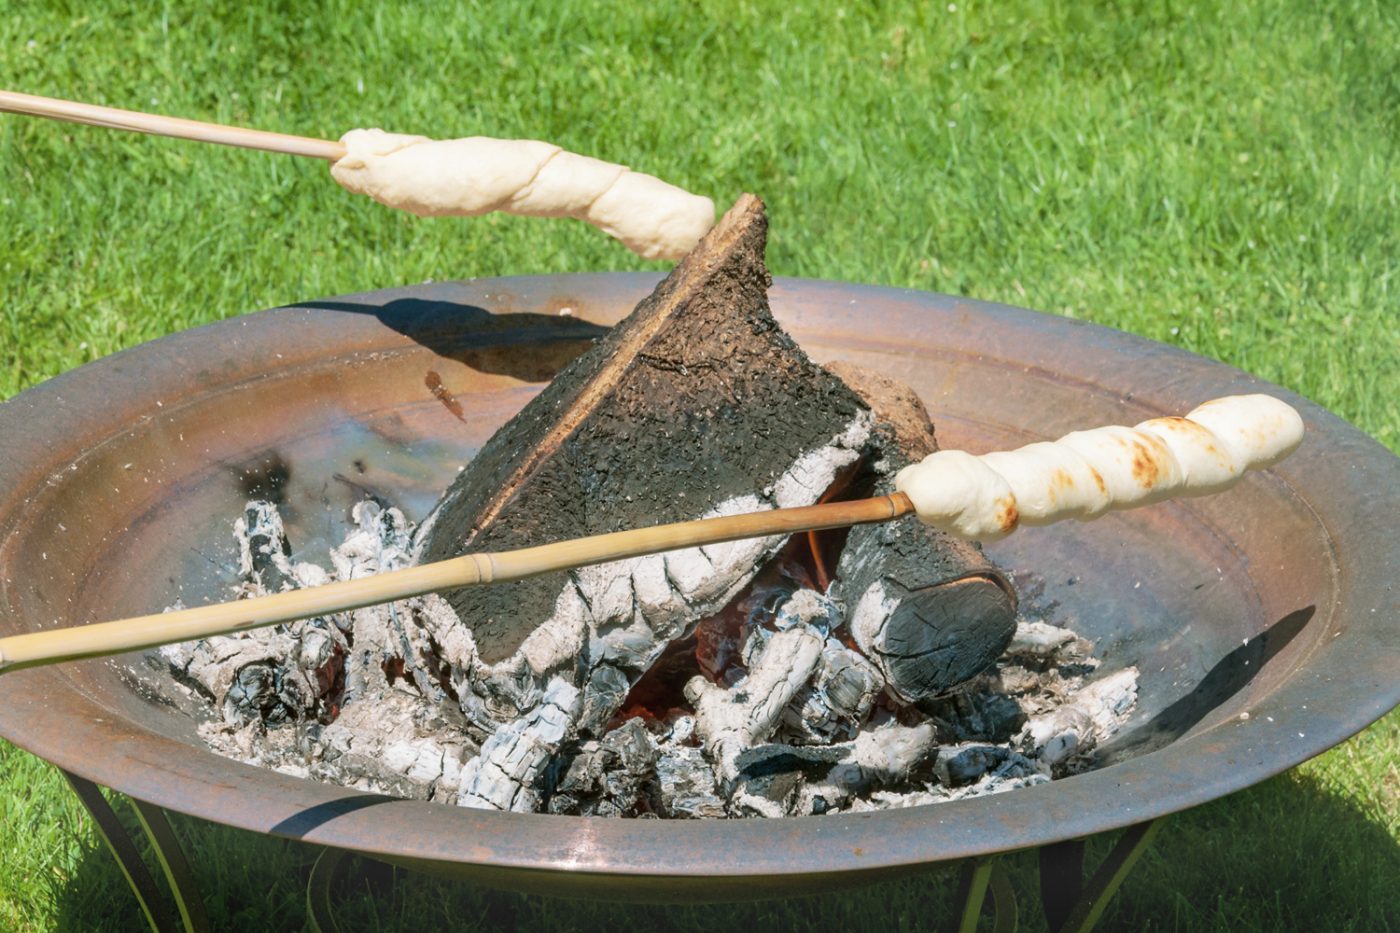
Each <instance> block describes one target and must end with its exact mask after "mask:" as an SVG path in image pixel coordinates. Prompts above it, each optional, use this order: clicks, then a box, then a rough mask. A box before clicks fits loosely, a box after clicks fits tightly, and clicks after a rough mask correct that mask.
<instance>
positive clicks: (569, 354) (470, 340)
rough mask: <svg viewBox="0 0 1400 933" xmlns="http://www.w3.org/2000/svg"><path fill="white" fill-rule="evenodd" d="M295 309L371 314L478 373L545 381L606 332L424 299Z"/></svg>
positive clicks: (553, 318)
mask: <svg viewBox="0 0 1400 933" xmlns="http://www.w3.org/2000/svg"><path fill="white" fill-rule="evenodd" d="M293 307H297V308H315V309H318V310H326V311H348V312H350V313H352V314H370V315H373V316H374V317H375V318H377V319H378V320H379V321H380V323H382V324H383V325H384V326H385V327H388V328H389V329H390V330H393V331H396V332H398V333H400V334H403V335H404V336H405V337H407V338H409V339H410V340H412V341H413V342H414V343H417V344H419V345H420V346H423V347H425V348H426V349H429V350H431V351H433V352H434V353H436V354H437V355H438V356H441V357H445V358H447V359H451V360H456V361H457V362H459V363H464V364H466V365H467V366H470V367H471V368H472V369H475V370H477V371H478V372H484V373H492V374H495V375H505V376H513V377H515V378H516V379H521V380H523V381H525V382H545V381H547V380H549V379H552V378H553V377H554V375H555V374H556V373H558V372H559V370H561V369H563V368H564V367H565V366H567V365H568V364H569V363H571V362H572V361H573V360H574V359H575V358H576V357H578V355H579V354H581V353H583V351H585V350H587V349H588V348H589V347H590V346H592V345H593V342H594V341H595V340H597V339H598V338H599V337H601V336H602V335H603V334H606V333H607V332H608V328H606V327H603V326H602V325H600V324H594V323H593V322H591V321H585V320H582V319H580V318H576V317H572V316H567V317H566V316H561V315H550V314H534V313H528V312H516V313H510V314H493V313H491V312H490V311H487V310H486V309H485V308H481V307H478V306H476V305H469V304H461V303H458V302H453V301H429V300H426V299H423V298H396V299H393V300H391V301H386V302H383V303H379V304H376V303H374V302H373V301H370V300H366V301H365V302H363V303H361V302H359V301H356V300H353V299H352V300H339V301H330V300H317V301H303V302H300V303H299V304H297V305H294V306H293Z"/></svg>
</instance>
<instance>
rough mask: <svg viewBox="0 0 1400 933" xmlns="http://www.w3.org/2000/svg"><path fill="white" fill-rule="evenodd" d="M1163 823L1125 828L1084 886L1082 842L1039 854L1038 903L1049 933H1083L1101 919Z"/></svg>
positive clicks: (1055, 847)
mask: <svg viewBox="0 0 1400 933" xmlns="http://www.w3.org/2000/svg"><path fill="white" fill-rule="evenodd" d="M1162 822H1163V820H1162V819H1156V820H1149V821H1147V822H1146V823H1138V824H1137V825H1136V826H1129V827H1128V829H1127V830H1126V831H1125V832H1124V833H1123V836H1122V837H1121V838H1120V839H1119V840H1118V843H1117V844H1116V845H1115V846H1114V847H1113V851H1111V852H1109V853H1108V857H1107V858H1105V859H1104V860H1103V864H1101V865H1100V866H1099V868H1098V870H1097V871H1096V872H1094V876H1093V877H1092V878H1090V879H1089V882H1088V884H1085V883H1084V882H1083V877H1084V842H1083V840H1079V839H1075V840H1072V841H1070V842H1060V843H1056V844H1054V845H1049V846H1045V847H1044V848H1042V849H1041V850H1040V902H1041V905H1042V906H1043V907H1044V908H1045V920H1046V924H1047V925H1048V926H1049V927H1050V930H1051V933H1086V931H1088V930H1092V929H1093V928H1094V924H1096V923H1098V922H1099V918H1100V917H1102V916H1103V912H1104V909H1105V908H1106V907H1108V903H1109V901H1111V900H1113V895H1115V894H1117V893H1118V888H1119V886H1120V885H1122V883H1123V879H1124V878H1126V877H1128V872H1130V871H1132V870H1133V865H1135V864H1136V863H1137V860H1138V857H1139V856H1141V855H1142V853H1143V852H1144V851H1146V849H1147V846H1148V845H1149V844H1150V843H1151V842H1152V837H1153V836H1155V835H1156V834H1157V830H1158V829H1159V828H1161V825H1162Z"/></svg>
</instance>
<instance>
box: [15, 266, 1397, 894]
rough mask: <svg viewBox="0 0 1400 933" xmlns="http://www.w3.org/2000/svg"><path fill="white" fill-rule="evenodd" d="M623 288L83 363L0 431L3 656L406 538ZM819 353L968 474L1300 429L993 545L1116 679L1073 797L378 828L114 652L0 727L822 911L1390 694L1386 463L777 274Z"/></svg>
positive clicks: (1017, 842)
mask: <svg viewBox="0 0 1400 933" xmlns="http://www.w3.org/2000/svg"><path fill="white" fill-rule="evenodd" d="M655 281H656V277H655V276H654V275H645V274H621V275H612V274H609V275H570V276H554V277H531V278H512V279H498V280H489V281H488V280H481V281H474V282H465V283H446V284H432V285H422V286H416V287H412V288H404V289H396V290H391V291H383V292H377V293H374V294H368V295H357V296H350V297H344V298H336V299H330V300H324V301H311V302H307V303H306V304H304V305H300V306H297V307H291V308H280V309H277V310H273V311H267V312H264V313H261V314H255V315H250V316H246V317H242V318H238V319H234V320H228V321H224V322H222V323H219V324H214V325H211V326H208V327H204V328H200V329H197V330H193V331H190V332H187V333H181V334H176V335H173V336H170V337H166V338H164V339H162V340H158V341H155V342H154V343H151V344H147V345H145V346H141V347H138V348H136V349H134V350H130V351H127V352H124V353H120V354H117V355H116V356H113V357H110V358H107V359H104V360H100V361H98V362H96V363H93V364H90V365H88V366H84V367H82V368H81V369H78V370H76V371H74V372H71V373H68V374H66V375H64V376H61V377H59V378H56V379H54V380H51V381H50V382H47V383H45V384H43V385H41V386H38V387H36V388H34V389H31V390H29V391H27V392H24V393H23V394H21V395H19V396H17V397H16V398H14V399H12V400H11V401H9V402H8V403H6V404H4V405H3V406H0V632H3V633H4V634H12V633H19V632H25V631H34V630H38V629H43V628H48V627H52V626H58V625H72V624H77V623H82V622H87V621H95V620H102V619H110V618H116V617H122V616H128V615H136V614H140V613H147V612H152V611H158V610H159V609H161V608H162V607H164V606H168V605H170V604H172V603H173V602H175V600H176V599H177V598H180V599H183V601H184V602H185V604H186V605H195V604H198V603H201V602H205V601H212V600H215V599H223V598H226V597H227V595H228V584H229V582H230V581H231V579H232V575H233V573H234V572H235V571H234V567H233V563H234V561H233V555H234V550H233V548H234V545H233V541H232V538H231V536H230V533H229V526H230V521H231V517H232V516H235V515H236V514H238V511H239V509H240V507H241V505H242V503H243V501H244V500H245V499H246V498H247V497H248V496H249V495H250V494H257V493H262V494H267V493H269V492H272V493H275V494H276V495H278V496H280V497H281V498H282V500H283V514H284V516H285V517H286V519H287V524H288V532H289V535H290V537H291V539H292V541H293V543H294V544H295V545H296V546H297V547H298V549H299V551H301V552H302V553H306V554H309V555H315V556H322V555H323V554H324V549H325V547H326V545H327V544H328V543H330V542H333V541H336V540H338V539H339V538H340V536H341V535H342V533H343V531H344V530H345V528H346V527H347V520H348V510H349V506H350V505H351V504H353V503H354V502H355V501H357V500H358V499H359V498H361V497H362V496H363V494H364V492H365V491H366V490H370V491H373V492H376V493H378V494H380V495H381V496H384V497H385V498H387V499H389V500H390V501H392V502H394V503H395V504H397V505H399V506H401V507H402V508H403V509H404V510H405V512H406V513H407V514H408V515H409V517H410V518H414V519H417V518H421V517H422V515H423V513H424V512H425V510H426V509H427V508H428V506H430V505H431V504H432V503H433V501H435V499H436V497H437V495H438V494H439V493H440V492H441V491H442V490H443V489H444V488H445V487H446V486H447V485H448V483H449V481H450V480H451V478H452V477H453V475H454V474H455V472H456V470H457V467H458V466H459V464H460V463H462V462H463V461H464V460H465V459H467V458H469V457H470V456H471V455H472V454H473V452H474V451H475V450H476V449H477V448H478V447H479V446H480V445H481V444H482V443H483V442H484V441H485V439H486V438H487V437H488V436H489V435H490V434H491V432H492V431H493V430H494V429H495V428H496V427H497V426H498V425H500V424H501V423H502V422H503V421H505V420H506V419H507V418H508V417H509V416H510V415H511V414H512V413H514V412H515V411H516V410H518V409H519V408H520V406H521V405H522V404H523V403H524V402H525V401H526V400H527V399H528V398H530V397H531V396H532V395H533V394H534V393H535V392H537V391H538V390H539V388H540V386H541V385H542V383H543V382H544V381H545V380H547V379H548V378H549V376H550V375H551V374H552V373H553V372H555V371H556V370H557V369H558V368H559V367H560V366H562V365H563V364H564V363H565V362H566V361H567V360H569V359H571V358H572V357H573V356H574V355H576V354H577V353H578V352H580V350H581V349H582V348H583V347H584V346H585V345H586V343H587V342H588V341H589V340H590V339H591V338H593V337H595V336H596V335H597V334H599V333H600V332H601V330H602V326H605V325H609V324H612V323H613V322H615V321H617V320H618V319H619V318H620V317H621V316H623V315H624V314H625V313H626V312H627V311H628V310H630V309H631V307H632V305H633V304H634V303H635V302H636V301H637V300H638V299H639V298H641V297H642V296H643V295H645V294H646V293H647V292H648V291H649V290H650V288H651V287H652V286H653V285H654V283H655ZM772 299H773V305H774V309H775V312H776V313H777V316H778V318H779V319H780V320H781V321H782V323H783V324H784V325H785V326H786V327H787V328H788V329H789V330H790V331H791V333H792V334H793V335H794V336H795V337H796V338H797V340H798V341H799V342H800V343H801V344H802V345H803V347H805V348H806V349H807V350H808V352H809V353H811V354H812V355H813V356H814V357H815V358H817V359H818V360H819V361H828V360H834V359H848V360H851V361H853V362H855V363H858V364H861V365H864V366H867V367H872V368H876V369H879V370H881V371H883V372H885V373H887V374H889V375H891V376H894V377H896V378H899V379H901V380H904V381H905V382H908V383H909V384H911V385H913V386H914V387H915V388H916V389H917V390H918V391H919V392H920V394H921V395H922V396H923V398H924V399H925V401H926V402H927V403H928V406H929V408H930V410H931V411H932V412H933V414H934V417H935V420H936V421H937V423H938V430H939V436H940V440H941V442H942V443H943V444H944V445H945V446H953V447H961V448H965V449H968V450H972V451H974V452H977V451H985V450H989V449H995V448H1001V447H1010V446H1016V445H1020V444H1024V443H1028V442H1030V441H1033V440H1043V439H1050V438H1054V437H1057V436H1059V435H1061V434H1063V433H1065V432H1067V431H1070V430H1074V429H1076V428H1081V427H1087V426H1092V425H1096V424H1108V423H1115V424H1132V423H1135V422H1137V421H1140V420H1142V419H1145V418H1148V417H1153V416H1157V415H1163V414H1168V413H1177V412H1182V411H1186V410H1188V409H1189V408H1191V407H1192V406H1194V405H1195V404H1197V403H1199V402H1200V401H1203V400H1205V399H1208V398H1213V397H1216V396H1221V395H1228V394H1232V393H1239V392H1253V391H1260V390H1261V388H1262V390H1263V391H1268V392H1270V393H1273V394H1276V395H1279V396H1280V397H1282V398H1284V399H1285V400H1287V401H1288V402H1290V403H1291V404H1293V405H1295V406H1297V407H1298V408H1299V409H1300V410H1301V411H1302V412H1303V415H1304V418H1305V420H1306V422H1307V428H1308V436H1307V439H1306V440H1305V442H1304V444H1303V446H1302V448H1300V449H1299V451H1298V452H1297V453H1296V454H1295V455H1294V456H1293V457H1292V458H1290V459H1289V460H1287V461H1286V462H1284V463H1283V464H1282V465H1280V466H1279V467H1277V468H1275V469H1272V470H1270V471H1268V472H1267V473H1264V474H1260V475H1255V476H1251V477H1250V478H1248V479H1246V480H1245V481H1244V482H1242V483H1241V484H1240V485H1239V486H1238V487H1237V488H1235V489H1233V490H1231V491H1229V492H1228V493H1226V494H1223V495H1219V496H1215V497H1211V498H1207V499H1195V500H1187V501H1181V502H1172V503H1166V504H1162V505H1158V506H1156V507H1153V508H1150V509H1141V510H1137V511H1131V512H1123V513H1116V514H1113V515H1110V516H1108V517H1106V518H1104V519H1101V520H1099V521H1097V522H1095V523H1093V524H1092V525H1081V524H1077V523H1068V524H1061V525H1057V526H1054V527H1049V528H1039V529H1027V530H1024V531H1022V532H1019V533H1017V534H1015V535H1013V536H1011V537H1010V538H1008V539H1007V540H1005V541H1004V542H1001V543H998V544H996V545H994V546H992V547H991V548H990V550H991V552H992V553H993V555H994V556H995V557H996V558H997V559H998V560H999V561H1000V562H1001V563H1002V564H1003V565H1004V566H1006V567H1008V568H1010V569H1011V570H1013V571H1014V572H1015V573H1016V574H1017V579H1018V581H1020V582H1021V583H1023V584H1029V585H1030V586H1031V587H1034V588H1040V587H1043V592H1041V595H1040V596H1039V597H1038V598H1039V599H1040V600H1041V601H1042V602H1043V603H1047V604H1048V603H1054V604H1058V608H1057V609H1056V612H1057V614H1058V620H1059V621H1062V622H1064V623H1066V624H1068V625H1070V626H1071V627H1072V628H1075V629H1076V630H1078V631H1079V632H1080V633H1081V634H1083V635H1085V636H1087V637H1088V638H1090V639H1092V640H1093V642H1094V643H1095V645H1096V646H1097V650H1098V653H1099V654H1100V656H1101V657H1102V659H1103V661H1104V668H1103V669H1104V670H1106V671H1108V670H1113V669H1114V668H1115V667H1119V666H1124V665H1128V664H1135V665H1137V666H1138V667H1139V668H1140V670H1141V672H1142V680H1141V694H1140V698H1139V703H1138V707H1137V710H1136V712H1135V713H1134V716H1133V719H1132V720H1131V721H1130V722H1129V723H1128V724H1127V725H1126V726H1125V727H1124V728H1123V730H1122V731H1121V732H1120V733H1119V735H1118V737H1117V738H1116V739H1115V740H1114V741H1113V743H1112V744H1111V746H1110V747H1109V749H1108V750H1107V751H1108V753H1109V763H1108V764H1107V765H1106V766H1105V767H1102V768H1101V769H1099V770H1096V771H1094V772H1092V773H1088V774H1084V775H1080V776H1077V777H1072V778H1067V779H1065V780H1061V781H1056V782H1054V783H1051V784H1046V785H1041V786H1037V787H1032V788H1027V789H1024V790H1017V791H1013V792H1011V793H1006V794H1000V795H995V796H991V797H985V798H977V799H971V800H965V801H958V802H951V803H945V804H939V805H936V806H925V807H916V808H911V809H905V810H895V811H886V812H878V813H865V814H860V815H839V816H821V817H802V818H790V819H784V820H780V821H771V820H720V821H659V820H608V819H587V818H578V817H561V816H545V815H516V814H503V813H495V812H483V811H479V810H467V809H459V808H455V807H448V806H443V805H439V804H431V803H423V802H416V801H407V800H395V799H390V798H386V797H383V796H377V795H371V794H365V793H361V792H358V791H354V790H349V789H345V788H341V787H335V786H329V785H325V784H320V783H316V782H313V781H309V780H302V779H297V778H293V777H288V776H285V775H282V774H278V773H275V772H272V771H267V770H262V769H259V768H255V767H251V766H249V765H245V764H241V763H237V762H234V761H230V760H227V759H224V758H221V757H218V756H217V755H214V754H213V753H211V752H210V751H208V750H206V748H205V747H204V745H203V743H202V742H201V741H200V740H199V739H198V738H197V736H196V735H195V728H194V727H195V723H194V721H193V720H192V719H191V718H190V717H189V716H188V715H187V714H186V713H184V712H181V711H180V710H178V709H176V708H173V707H172V706H171V705H170V704H168V703H161V702H157V701H155V700H153V699H151V691H150V690H149V689H147V685H148V684H149V683H150V682H151V678H153V677H158V676H161V675H160V672H159V669H158V666H157V665H154V664H152V663H151V662H149V661H146V660H145V659H143V658H142V657H140V656H136V655H132V656H126V657H122V658H118V659H113V660H106V661H89V662H83V663H76V664H68V665H64V666H61V667H56V668H44V669H34V670H27V671H20V672H16V673H13V674H10V675H6V676H5V677H3V678H0V735H3V736H4V737H5V738H7V739H9V740H10V741H12V742H14V743H15V744H17V745H19V746H21V747H23V748H25V749H28V750H29V751H31V752H33V753H35V754H36V755H39V756H40V757H42V758H45V759H47V760H48V761H50V762H53V763H54V764H56V765H58V766H60V767H62V768H64V769H66V770H68V771H71V772H73V773H76V774H78V775H80V776H82V777H85V778H88V779H90V780H92V781H95V782H97V783H99V784H102V785H106V786H108V787H112V788H115V789H116V790H119V791H122V792H124V793H126V794H128V795H131V796H132V797H135V798H138V799H140V800H143V801H147V802H150V803H154V804H157V805H159V806H162V807H166V808H169V809H173V810H177V811H180V812H183V813H187V814H191V815H194V816H197V817H202V818H204V819H208V820H213V821H215V822H219V823H225V824H229V825H232V826H238V827H242V828H244V829H250V830H254V831H257V832H263V833H271V834H273V835H276V836H281V837H286V838H290V839H297V840H304V841H307V842H312V843H319V844H324V845H328V846H334V847H339V848H343V849H349V850H355V851H359V852H362V853H366V854H370V855H372V856H375V857H377V858H381V859H385V860H389V861H392V862H395V863H398V864H403V865H409V866H413V867H418V868H423V869H427V870H431V871H434V872H438V873H447V874H451V875H457V876H462V877H465V878H469V879H473V880H475V881H477V882H480V883H484V884H487V885H492V886H499V887H508V888H515V889H520V890H539V891H544V890H547V891H549V892H551V893H555V894H577V895H587V896H597V897H604V898H609V899H617V900H673V901H676V900H728V899H741V898H745V897H754V896H773V895H779V894H789V893H799V892H802V891H813V890H825V889H829V888H830V887H831V886H832V885H833V884H837V883H858V882H865V881H870V880H874V879H875V878H877V877H880V876H885V875H888V874H890V873H894V872H899V871H905V870H910V869H913V868H917V867H921V866H927V865H930V864H932V863H937V862H945V861H951V860H956V859H962V858H965V857H968V856H976V855H985V854H989V853H994V852H999V851H1005V850H1009V849H1016V848H1023V847H1028V846H1038V845H1044V844H1047V843H1051V842H1056V841H1059V840H1065V839H1070V838H1074V837H1079V836H1084V835H1087V834H1091V833H1096V832H1100V831H1104V830H1109V829H1113V828H1117V827H1123V826H1128V825H1131V824H1137V823H1141V822H1143V821H1144V820H1148V819H1151V818H1153V817H1156V816H1160V815H1163V814H1167V813H1171V812H1174V811H1177V810H1181V809H1184V808H1187V807H1191V806H1194V805H1196V804H1200V803H1203V802H1205V801H1208V800H1211V799H1213V798H1216V797H1219V796H1221V795H1223V794H1227V793H1229V792H1231V791H1234V790H1237V789H1239V788H1243V787H1246V786H1248V785H1250V784H1253V783H1255V782H1257V781H1260V780H1262V779H1264V778H1266V777H1268V776H1270V775H1272V774H1275V773H1277V772H1279V771H1282V770H1284V769H1286V768H1288V767H1291V766H1292V765H1295V764H1297V763H1299V762H1301V761H1303V760H1305V759H1307V758H1309V757H1311V756H1313V755H1316V754H1318V753H1319V752H1321V751H1323V750H1325V749H1327V748H1329V747H1331V746H1332V745H1334V744H1336V743H1338V742H1340V741H1342V740H1343V739H1345V738H1346V737H1347V736H1349V735H1351V734H1352V733H1354V732H1356V731H1358V730H1360V729H1362V728H1363V727H1365V726H1366V725H1367V724H1368V723H1370V722H1372V721H1374V720H1375V719H1376V718H1378V717H1379V716H1381V715H1382V714H1384V713H1385V712H1386V711H1387V710H1389V709H1391V708H1392V707H1394V706H1395V705H1396V703H1397V702H1400V677H1398V676H1397V673H1396V672H1397V671H1400V626H1397V624H1396V623H1397V616H1400V611H1397V610H1398V608H1400V607H1398V606H1397V590H1396V586H1395V581H1396V580H1397V579H1400V536H1397V535H1396V534H1395V529H1394V523H1395V521H1396V520H1397V517H1400V459H1397V458H1396V457H1394V456H1393V455H1391V454H1390V453H1389V452H1388V451H1386V450H1385V449H1384V448H1382V447H1381V446H1380V445H1379V444H1377V443H1375V442H1374V441H1372V440H1370V439H1368V438H1367V437H1365V436H1364V435H1363V434H1361V433H1360V432H1358V431H1356V430H1355V429H1353V428H1351V427H1350V426H1348V425H1347V424H1345V423H1344V422H1342V421H1340V420H1339V419H1337V418H1336V417H1334V416H1333V415H1331V414H1329V413H1328V412H1326V411H1324V410H1322V409H1321V408H1319V407H1318V406H1316V405H1313V404H1311V403H1309V402H1307V401H1305V400H1303V399H1301V398H1299V397H1297V396H1294V395H1292V394H1290V393H1288V392H1286V391H1284V390H1281V389H1278V388H1277V387H1273V386H1262V387H1261V384H1260V383H1259V381H1258V380H1256V379H1254V378H1252V377H1250V376H1248V375H1246V374H1244V373H1242V372H1239V371H1238V370H1235V369H1231V368H1229V367H1227V366H1224V365H1221V364H1219V363H1215V362H1211V361H1209V360H1205V359H1201V358H1199V357H1196V356H1193V355H1191V354H1188V353H1185V352H1183V351H1180V350H1177V349H1173V348H1171V347H1166V346H1163V345H1160V344H1157V343H1153V342H1150V341H1147V340H1143V339H1140V338H1137V337H1132V336H1129V335H1126V334H1122V333H1119V332H1116V331H1112V330H1108V329H1105V328H1102V327H1097V326H1093V325H1089V324H1083V323H1078V322H1074V321H1069V320H1063V319H1060V318H1055V317H1050V316H1046V315H1041V314H1036V313H1033V312H1029V311H1023V310H1018V309H1015V308H1008V307H1004V306H999V305H991V304H985V303H980V302H974V301H969V300H966V299H958V298H950V297H944V296H939V295H932V294H926V293H919V292H909V291H898V290H894V289H885V288H873V287H863V286H852V285H844V284H836V283H825V282H812V281H794V280H786V281H784V280H779V282H778V283H777V285H776V286H775V288H774V291H773V296H772Z"/></svg>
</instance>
